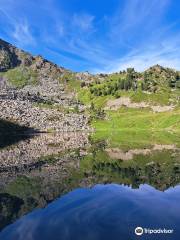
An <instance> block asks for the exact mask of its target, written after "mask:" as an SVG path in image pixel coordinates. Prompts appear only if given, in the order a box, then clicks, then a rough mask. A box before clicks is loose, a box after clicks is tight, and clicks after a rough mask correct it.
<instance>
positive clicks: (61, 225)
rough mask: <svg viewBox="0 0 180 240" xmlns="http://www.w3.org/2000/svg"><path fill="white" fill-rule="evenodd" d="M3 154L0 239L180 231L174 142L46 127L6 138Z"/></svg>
mask: <svg viewBox="0 0 180 240" xmlns="http://www.w3.org/2000/svg"><path fill="white" fill-rule="evenodd" d="M0 160H1V165H0V240H1V239H2V240H51V239H52V240H56V239H57V240H86V239H87V240H106V239H107V240H111V239H112V240H119V239H122V240H126V239H127V240H131V239H155V240H156V239H162V240H164V239H172V240H179V239H180V154H179V149H178V148H177V147H175V145H172V144H169V145H168V144H165V145H162V144H161V145H160V144H154V145H153V146H149V147H144V146H139V148H138V149H137V148H135V149H124V148H123V147H121V145H120V144H119V145H117V146H116V147H114V145H113V144H110V143H108V142H107V141H106V140H101V141H96V142H95V141H92V140H90V138H89V137H88V136H87V134H83V133H71V134H70V133H67V134H60V135H57V134H42V135H41V134H40V135H38V136H34V137H27V138H25V139H23V140H22V141H19V140H18V141H17V143H16V144H12V145H9V146H7V145H6V147H4V148H2V149H0ZM136 227H142V228H143V230H144V233H143V234H142V235H141V236H137V235H136V234H135V228H136ZM147 229H148V231H150V230H151V231H152V230H158V231H164V229H165V230H167V231H169V232H170V233H166V234H165V233H156V234H155V233H151V234H150V233H145V231H146V230H147Z"/></svg>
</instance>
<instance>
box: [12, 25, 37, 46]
mask: <svg viewBox="0 0 180 240" xmlns="http://www.w3.org/2000/svg"><path fill="white" fill-rule="evenodd" d="M12 37H13V38H14V39H15V41H16V42H17V43H18V44H19V45H21V46H24V45H31V46H32V45H34V44H35V38H34V37H33V35H32V33H31V30H30V27H29V25H28V23H27V22H26V21H24V22H22V23H16V24H15V25H14V31H13V32H12Z"/></svg>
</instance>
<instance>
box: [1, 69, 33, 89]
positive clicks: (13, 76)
mask: <svg viewBox="0 0 180 240" xmlns="http://www.w3.org/2000/svg"><path fill="white" fill-rule="evenodd" d="M3 76H4V77H5V78H7V81H8V82H9V83H10V85H12V86H13V87H17V88H22V87H24V86H26V85H27V84H30V85H36V84H37V73H36V72H33V71H32V70H31V69H29V68H26V67H16V68H14V69H11V70H8V71H7V72H5V73H3Z"/></svg>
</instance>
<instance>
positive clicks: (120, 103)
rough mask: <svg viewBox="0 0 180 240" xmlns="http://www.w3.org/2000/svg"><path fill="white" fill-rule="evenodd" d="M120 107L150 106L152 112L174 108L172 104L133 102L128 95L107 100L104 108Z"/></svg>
mask: <svg viewBox="0 0 180 240" xmlns="http://www.w3.org/2000/svg"><path fill="white" fill-rule="evenodd" d="M121 107H128V108H151V109H152V111H153V112H167V111H171V110H173V109H174V106H173V105H170V106H153V105H150V104H149V103H146V102H139V103H134V102H132V101H131V99H130V98H129V97H120V98H118V99H114V100H109V101H107V104H106V107H105V110H117V109H119V108H121Z"/></svg>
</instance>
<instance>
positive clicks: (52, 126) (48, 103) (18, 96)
mask: <svg viewBox="0 0 180 240" xmlns="http://www.w3.org/2000/svg"><path fill="white" fill-rule="evenodd" d="M68 74H72V73H71V72H70V71H69V70H67V69H65V68H63V67H59V66H57V65H56V64H53V63H52V62H50V61H48V60H46V59H44V58H43V57H41V56H32V55H31V54H29V53H27V52H25V51H23V50H20V49H18V48H16V47H14V46H12V45H11V44H9V43H7V42H5V41H3V40H1V39H0V118H1V119H4V120H8V121H12V122H16V123H18V124H20V125H23V126H29V127H33V128H36V129H39V130H42V131H49V130H53V131H77V130H88V129H89V128H88V124H87V123H88V119H87V117H86V116H85V115H84V113H83V111H84V106H82V105H81V104H80V103H79V102H78V101H77V100H76V97H75V94H74V93H71V92H68V91H66V85H67V82H66V81H63V79H64V76H65V75H68ZM74 76H75V75H74ZM74 81H76V78H74ZM69 109H71V110H74V109H76V111H75V112H73V111H71V112H70V113H69Z"/></svg>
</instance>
